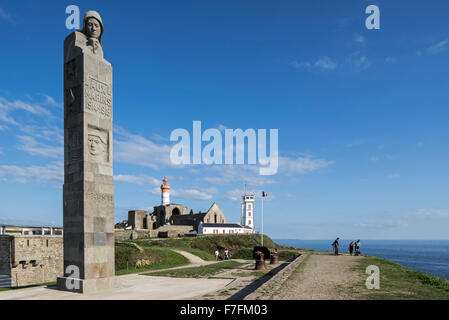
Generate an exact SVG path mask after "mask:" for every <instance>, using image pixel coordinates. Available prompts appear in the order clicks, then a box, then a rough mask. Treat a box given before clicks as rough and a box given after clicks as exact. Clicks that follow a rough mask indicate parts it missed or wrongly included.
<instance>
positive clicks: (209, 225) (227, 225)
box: [202, 223, 243, 228]
mask: <svg viewBox="0 0 449 320" xmlns="http://www.w3.org/2000/svg"><path fill="white" fill-rule="evenodd" d="M202 225H203V228H243V227H242V226H241V225H239V224H237V223H203V224H202Z"/></svg>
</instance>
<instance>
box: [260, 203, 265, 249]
mask: <svg viewBox="0 0 449 320" xmlns="http://www.w3.org/2000/svg"><path fill="white" fill-rule="evenodd" d="M263 198H264V196H263V195H262V223H261V225H262V233H261V237H262V247H263Z"/></svg>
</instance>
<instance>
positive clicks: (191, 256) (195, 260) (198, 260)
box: [173, 250, 205, 264]
mask: <svg viewBox="0 0 449 320" xmlns="http://www.w3.org/2000/svg"><path fill="white" fill-rule="evenodd" d="M173 251H174V252H177V253H179V254H181V255H183V256H184V257H186V258H187V259H189V261H190V263H194V264H198V263H204V262H205V261H204V260H203V259H201V258H200V257H198V256H196V255H194V254H191V253H190V252H187V251H181V250H173Z"/></svg>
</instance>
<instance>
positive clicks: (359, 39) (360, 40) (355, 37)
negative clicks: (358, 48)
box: [354, 33, 366, 44]
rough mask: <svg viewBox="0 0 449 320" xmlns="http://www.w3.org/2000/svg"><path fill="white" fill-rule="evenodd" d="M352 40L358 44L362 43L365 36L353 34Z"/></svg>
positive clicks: (364, 40)
mask: <svg viewBox="0 0 449 320" xmlns="http://www.w3.org/2000/svg"><path fill="white" fill-rule="evenodd" d="M354 41H355V42H357V43H360V44H363V43H365V42H366V38H365V37H364V36H362V35H361V34H358V33H356V34H354Z"/></svg>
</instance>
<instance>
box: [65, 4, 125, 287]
mask: <svg viewBox="0 0 449 320" xmlns="http://www.w3.org/2000/svg"><path fill="white" fill-rule="evenodd" d="M103 32H104V27H103V22H102V20H101V17H100V15H99V14H98V13H97V12H95V11H88V12H86V14H85V17H84V22H83V29H82V30H81V31H75V32H73V33H72V34H70V35H69V36H68V37H67V38H66V39H65V41H64V191H63V201H64V203H63V205H64V206H63V208H64V209H63V210H64V277H61V278H58V284H57V285H58V288H59V289H61V290H69V291H76V292H89V291H96V290H102V289H107V288H111V287H115V286H116V285H117V282H116V278H114V272H115V270H114V186H113V180H112V179H113V173H112V67H111V64H110V63H109V62H108V61H106V60H105V59H104V58H103V48H102V42H101V38H102V36H103Z"/></svg>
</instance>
